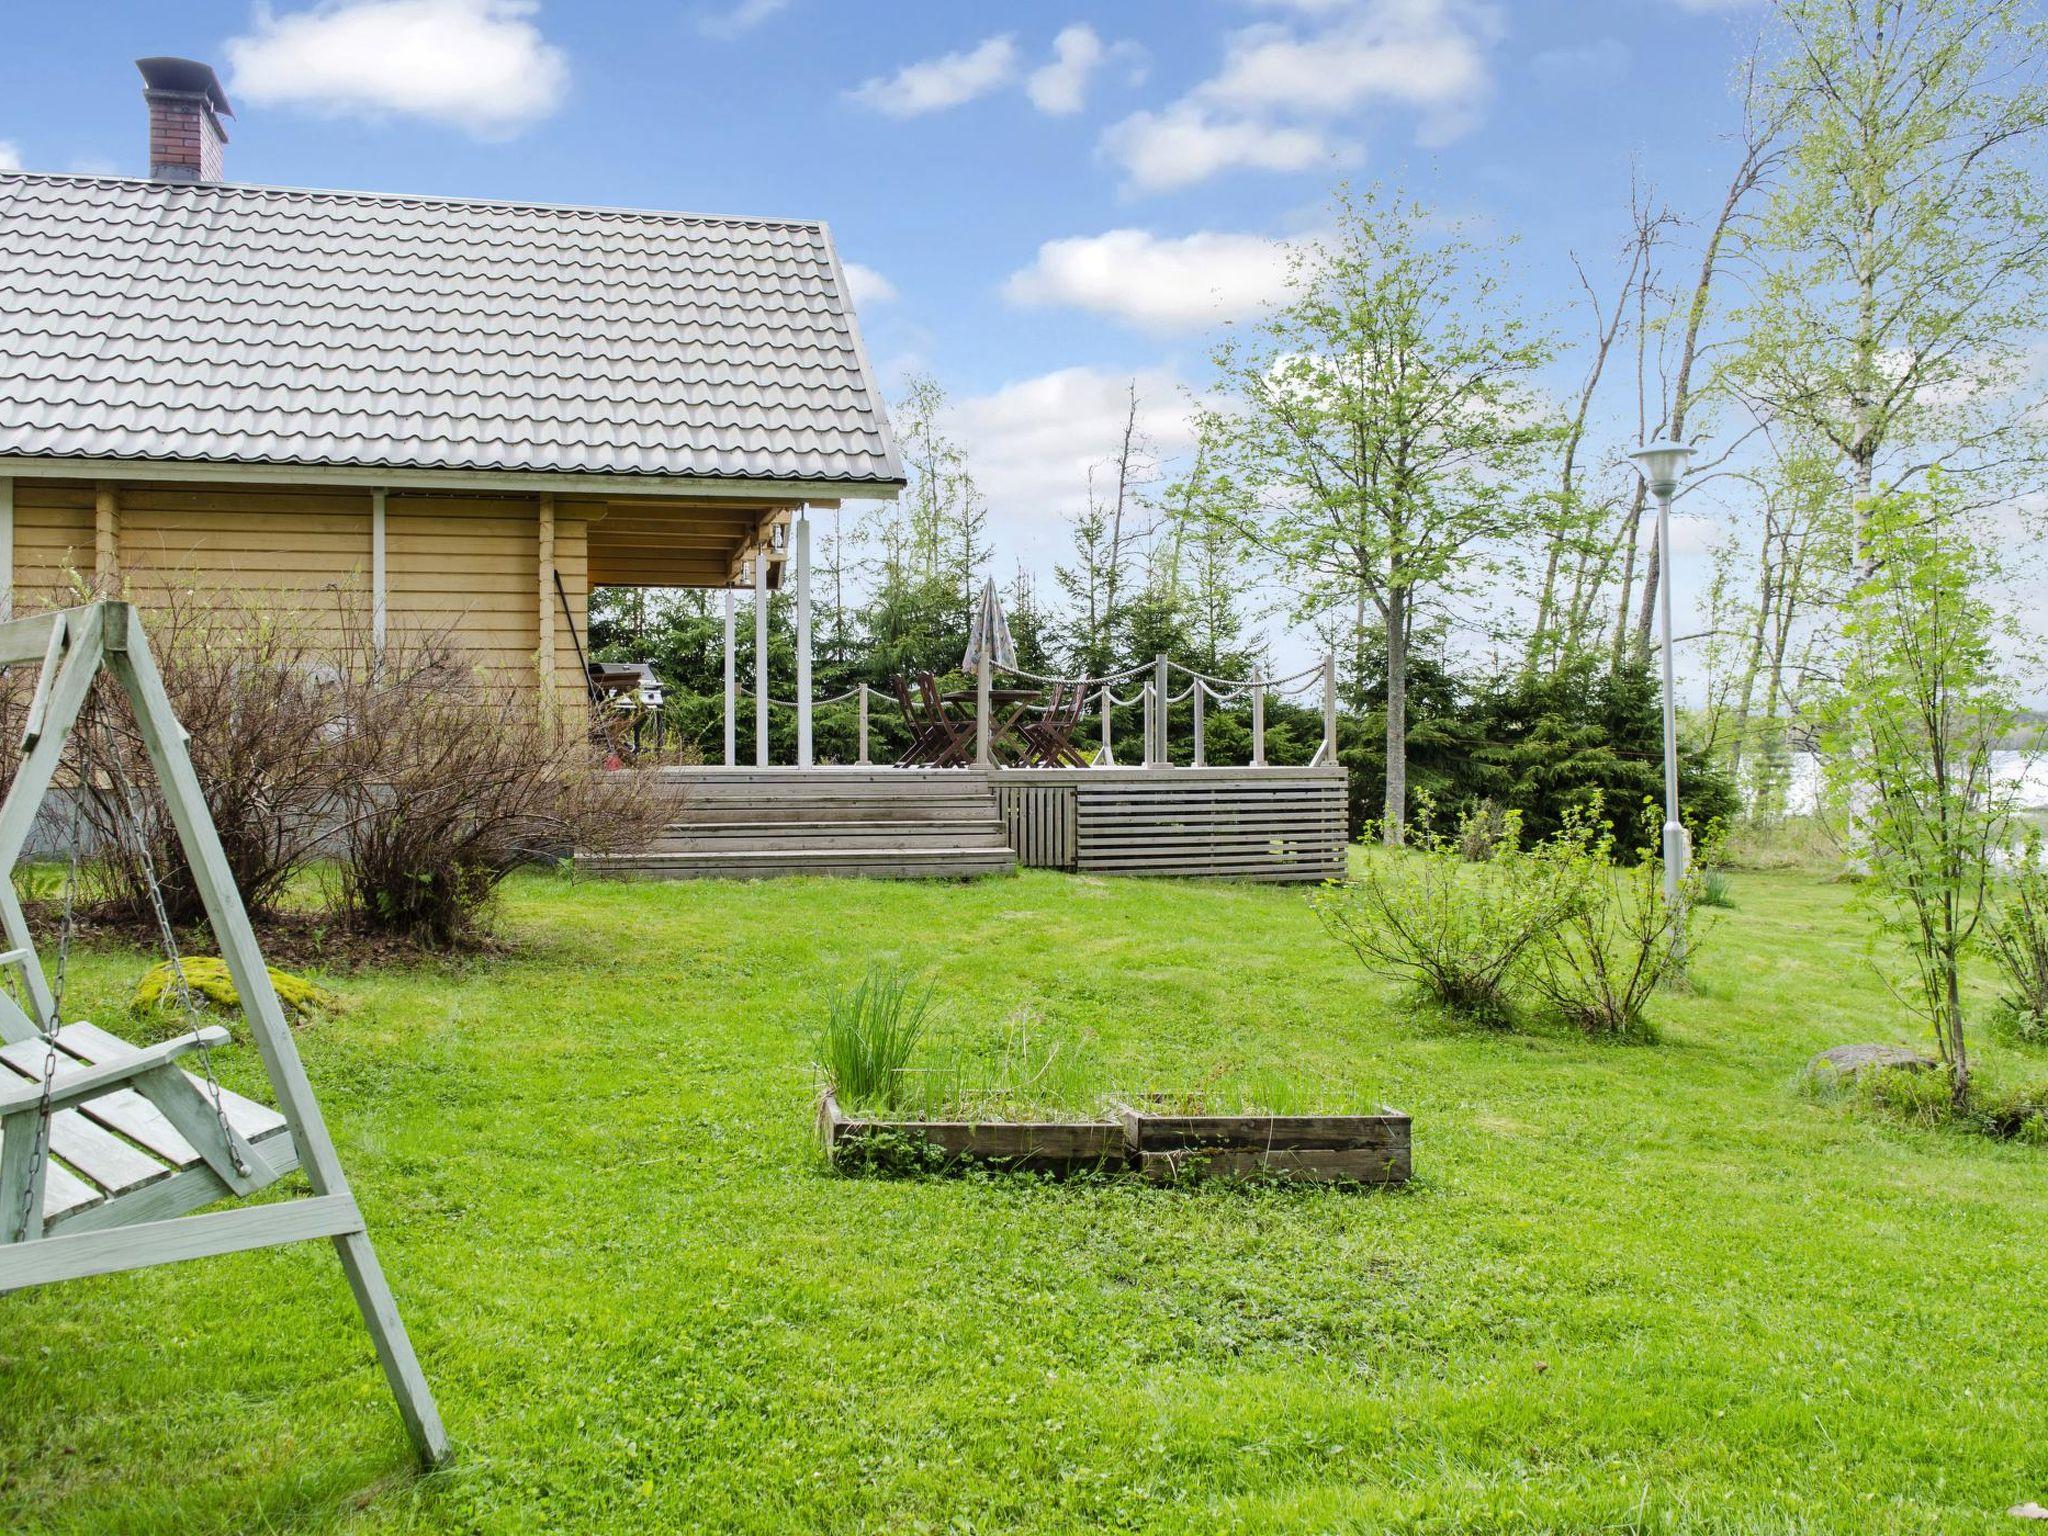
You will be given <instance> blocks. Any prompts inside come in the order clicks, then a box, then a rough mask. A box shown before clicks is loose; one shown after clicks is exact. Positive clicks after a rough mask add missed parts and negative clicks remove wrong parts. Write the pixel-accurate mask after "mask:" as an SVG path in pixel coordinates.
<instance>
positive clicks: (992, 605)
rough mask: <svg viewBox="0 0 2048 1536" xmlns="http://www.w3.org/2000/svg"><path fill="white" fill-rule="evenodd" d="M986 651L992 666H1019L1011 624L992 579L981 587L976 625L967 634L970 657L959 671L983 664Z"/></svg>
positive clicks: (970, 669)
mask: <svg viewBox="0 0 2048 1536" xmlns="http://www.w3.org/2000/svg"><path fill="white" fill-rule="evenodd" d="M984 650H986V651H987V652H988V659H989V665H990V666H991V667H1014V666H1016V665H1017V642H1016V641H1015V640H1013V639H1011V638H1010V621H1009V620H1008V619H1007V618H1005V617H1004V616H1003V600H1002V599H1001V598H1000V597H998V596H997V595H996V583H995V578H994V577H993V576H991V577H990V578H989V579H988V581H987V582H985V583H984V584H983V586H982V589H981V601H980V603H979V604H977V605H976V607H975V610H974V626H973V628H971V629H969V630H968V631H967V654H966V655H965V656H964V657H962V658H961V661H960V670H961V671H963V672H972V671H974V670H975V668H976V667H978V666H979V665H980V664H981V655H982V652H983V651H984Z"/></svg>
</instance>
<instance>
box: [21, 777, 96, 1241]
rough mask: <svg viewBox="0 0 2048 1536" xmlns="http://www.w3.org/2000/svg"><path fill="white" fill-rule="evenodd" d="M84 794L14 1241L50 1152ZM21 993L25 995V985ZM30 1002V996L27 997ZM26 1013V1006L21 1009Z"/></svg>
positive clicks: (29, 1215) (74, 808) (25, 1227)
mask: <svg viewBox="0 0 2048 1536" xmlns="http://www.w3.org/2000/svg"><path fill="white" fill-rule="evenodd" d="M83 800H84V796H83V794H82V793H79V794H74V795H73V796H72V799H71V835H70V839H69V841H70V844H71V859H70V862H69V863H68V864H67V865H66V866H65V870H64V916H63V918H62V920H61V921H60V922H59V924H58V927H57V969H56V974H55V979H54V980H53V981H52V983H51V986H50V1016H49V1017H48V1018H46V1019H44V1020H42V1021H41V1030H42V1036H43V1081H42V1095H43V1096H42V1100H41V1102H40V1103H38V1104H37V1105H36V1133H35V1135H34V1137H33V1138H31V1140H30V1143H29V1157H28V1177H27V1179H26V1180H24V1181H23V1184H22V1190H21V1210H20V1212H19V1213H18V1215H17V1217H16V1221H15V1228H14V1237H15V1241H17V1242H24V1241H26V1240H27V1238H28V1234H29V1227H30V1225H31V1223H33V1222H34V1220H35V1210H36V1195H37V1193H38V1192H39V1190H40V1187H41V1185H42V1180H43V1165H44V1164H45V1163H46V1162H48V1161H49V1155H50V1123H51V1120H52V1119H53V1118H54V1117H53V1116H52V1114H51V1112H50V1098H51V1095H52V1094H54V1093H55V1092H56V1088H57V1036H58V1034H59V1033H60V1032H61V1031H62V1030H63V1028H64V976H65V972H66V971H67V970H68V969H69V968H70V963H71V931H72V929H73V928H74V927H76V926H77V907H78V843H79V836H80V833H81V832H82V831H83V829H84V824H83V822H82V820H81V815H80V808H81V805H82V803H83ZM22 995H23V996H25V997H27V996H28V990H27V988H26V986H25V985H24V987H23V989H22ZM29 1001H30V1002H33V1001H34V999H33V997H29ZM23 1011H24V1012H27V1010H26V1009H24V1010H23Z"/></svg>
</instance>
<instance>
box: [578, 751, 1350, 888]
mask: <svg viewBox="0 0 2048 1536" xmlns="http://www.w3.org/2000/svg"><path fill="white" fill-rule="evenodd" d="M641 771H644V772H647V773H649V774H651V775H653V776H655V777H656V778H657V779H658V781H659V783H660V786H661V788H662V791H663V792H664V793H666V794H668V795H669V796H671V797H672V800H673V803H674V807H675V808H674V810H673V812H672V813H671V818H670V821H669V823H668V825H667V827H666V828H665V829H664V830H663V832H662V835H661V836H660V838H658V839H657V840H656V842H655V843H654V844H653V845H652V846H651V847H650V848H648V849H646V850H645V851H643V852H640V853H635V854H627V855H614V856H592V855H583V856H581V857H579V859H578V861H577V863H578V867H579V868H580V869H582V870H583V871H585V872H586V873H589V874H595V875H606V876H615V877H622V878H638V879H655V880H703V879H764V878H774V877H777V876H783V875H842V876H860V877H865V878H869V879H969V878H975V877H979V876H984V875H1003V874H1009V873H1011V872H1012V871H1014V870H1015V869H1016V867H1017V866H1018V865H1020V864H1021V865H1023V866H1025V867H1027V868H1033V869H1059V870H1068V871H1072V872H1074V873H1078V874H1092V875H1151V876H1167V877H1178V878H1183V879H1204V878H1206V879H1226V880H1258V881H1269V882H1284V883H1294V884H1312V883H1316V882H1320V881H1323V880H1329V879H1335V878H1337V877H1339V876H1341V875H1342V874H1343V872H1344V850H1345V844H1346V836H1345V775H1344V770H1343V768H1342V767H1341V766H1334V765H1332V766H1311V767H1297V768H1279V767H1261V768H1247V767H1239V768H1168V767H1152V768H1145V767H1129V768H1067V769H1048V768H992V769H980V768H955V769H935V768H890V767H876V766H865V767H862V766H855V767H813V768H797V767H768V768H652V769H645V770H641Z"/></svg>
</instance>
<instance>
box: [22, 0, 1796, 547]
mask: <svg viewBox="0 0 2048 1536" xmlns="http://www.w3.org/2000/svg"><path fill="white" fill-rule="evenodd" d="M13 10H14V14H13V15H12V16H11V18H10V24H9V28H8V31H9V42H10V45H11V46H10V47H9V48H8V49H7V50H6V51H5V55H4V57H0V78H4V82H5V90H4V92H0V159H4V158H11V159H13V160H17V161H18V162H19V163H20V164H22V165H24V166H26V167H28V168H30V169H35V170H51V171H62V170H86V171H102V172H122V173H129V174H139V173H141V172H143V171H145V170H146V167H145V166H144V165H143V163H142V162H143V159H144V151H145V135H144V120H143V109H142V103H141V100H140V96H139V85H140V82H139V79H138V77H137V76H136V74H135V70H134V66H133V63H132V60H133V59H135V58H136V57H138V56H140V55H144V54H150V53H171V54H182V55H186V56H189V57H193V58H198V59H203V60H206V61H208V62H210V63H213V64H214V65H216V67H218V68H219V69H220V71H221V73H222V75H223V77H224V78H225V79H226V82H227V86H228V90H229V93H230V95H231V97H233V98H234V105H235V110H236V116H235V118H234V119H233V121H232V123H231V124H230V125H229V126H230V132H231V134H232V137H233V142H232V143H231V144H230V145H229V148H228V174H229V175H230V176H231V177H232V178H234V179H236V180H244V181H252V182H268V183H279V184H289V185H312V186H332V187H352V188H368V189H376V190H387V191H401V192H428V193H444V194H453V195H474V196H486V197H500V198H535V199H544V200H551V201H565V202H593V203H604V204H619V205H630V206H644V207H655V208H680V209H689V210H696V211H705V212H720V213H743V214H770V215H795V216H804V217H819V218H824V219H827V220H829V221H830V222H831V224H832V226H833V228H834V231H835V233H836V234H837V237H838V240H839V244H840V250H841V254H842V256H843V257H844V258H845V259H846V260H847V261H849V262H852V263H858V264H859V266H860V267H861V268H862V269H864V273H863V276H862V278H861V287H862V290H863V294H862V304H861V314H862V320H863V324H864V327H865V330H866V332H867V337H868V342H869V346H870V350H871V352H872V354H873V356H874V358H875V360H876V362H877V365H878V367H879V368H880V369H881V370H882V371H883V372H884V374H885V375H886V376H888V378H889V379H890V380H891V381H894V380H896V379H900V377H901V376H902V375H903V374H904V373H905V372H907V371H908V370H910V369H913V368H926V369H929V370H930V371H932V372H933V373H934V374H935V375H936V376H937V377H938V378H939V379H940V381H941V382H942V383H943V384H944V386H945V387H946V389H947V390H948V391H949V392H950V394H951V395H952V396H953V397H954V399H955V401H956V403H957V413H956V416H955V424H956V427H957V428H958V430H959V431H960V433H961V435H962V436H963V437H964V438H965V439H966V440H967V442H968V445H969V447H970V449H971V450H972V452H973V454H974V458H975V463H976V467H977V469H978V470H979V472H980V474H981V478H982V480H983V482H984V484H985V486H986V488H987V490H988V492H989V495H990V498H991V502H992V505H993V509H994V511H995V513H996V515H997V522H998V528H999V534H1000V538H1001V545H1002V548H1003V550H1004V552H1005V554H1006V555H1008V556H1014V557H1016V558H1019V559H1022V560H1024V561H1025V562H1026V563H1028V564H1030V565H1033V566H1034V567H1039V568H1043V567H1044V566H1045V565H1046V564H1047V563H1049V561H1050V559H1051V557H1052V555H1053V553H1054V552H1055V550H1056V548H1057V546H1058V545H1059V543H1060V542H1061V540H1062V538H1063V533H1062V527H1061V524H1060V522H1059V518H1060V516H1061V514H1063V513H1065V512H1068V511H1070V510H1071V509H1072V507H1073V505H1074V503H1075V502H1076V501H1077V500H1078V499H1079V497H1080V494H1081V491H1082V480H1083V475H1084V473H1085V466H1086V465H1087V463H1088V462H1090V461H1091V460H1093V459H1095V458H1098V457H1100V456H1101V455H1102V454H1103V453H1105V452H1106V451H1107V448H1108V443H1109V440H1110V436H1111V431H1112V427H1113V421H1112V419H1111V418H1112V414H1113V409H1114V399H1115V397H1116V395H1117V393H1118V392H1119V391H1120V390H1121V389H1122V387H1123V382H1122V381H1123V380H1125V379H1127V378H1130V377H1133V376H1135V377H1137V378H1139V379H1140V381H1141V385H1142V390H1143V394H1144V400H1145V424H1146V426H1147V427H1148V429H1149V430H1150V431H1151V434H1152V436H1153V437H1154V438H1155V440H1156V441H1157V442H1158V445H1159V447H1160V448H1161V450H1162V451H1163V452H1167V453H1170V452H1171V451H1172V449H1173V448H1174V447H1175V446H1176V444H1177V442H1178V438H1177V433H1178V432H1179V430H1180V422H1181V419H1182V416H1181V412H1182V408H1181V405H1180V399H1181V395H1180V391H1181V390H1182V389H1183V387H1185V386H1189V385H1197V384H1199V383H1200V381H1201V380H1202V378H1203V376H1204V358H1205V354H1206V347H1207V341H1206V337H1207V335H1208V333H1209V332H1210V331H1211V330H1212V329H1213V326H1214V324H1215V323H1216V322H1217V321H1218V320H1219V319H1220V318H1222V317H1223V316H1224V315H1225V314H1228V313H1240V314H1241V313H1245V312H1247V311H1249V310H1250V309H1252V308H1253V307H1254V306H1255V304H1256V302H1257V301H1258V299H1259V297H1260V296H1261V295H1263V294H1265V293H1268V292H1270V291H1271V288H1272V282H1273V272H1274V269H1275V264H1274V259H1273V257H1272V254H1271V252H1270V250H1269V249H1268V248H1267V247H1266V246H1265V245H1264V243H1263V242H1265V241H1266V240H1269V239H1272V238H1282V239H1284V238H1286V237H1288V236H1290V235H1298V234H1300V233H1302V232H1303V231H1305V230H1309V229H1312V228H1313V227H1314V226H1315V223H1316V220H1317V216H1318V209H1319V207H1320V205H1321V203H1322V201H1323V199H1324V197H1325V196H1326V194H1327V192H1328V190H1329V188H1330V186H1331V184H1332V183H1333V182H1334V181H1335V180H1336V179H1337V178H1338V177H1340V176H1343V175H1350V176H1354V177H1359V178H1365V179H1371V178H1379V179H1384V180H1388V181H1395V182H1399V183H1402V184H1403V185H1405V186H1406V187H1407V188H1408V189H1409V190H1411V191H1412V192H1414V193H1415V194H1417V195H1419V196H1421V197H1423V198H1424V199H1426V200H1428V201H1430V202H1433V203H1435V204H1437V205H1439V206H1441V207H1442V208H1444V209H1445V210H1446V211H1448V212H1451V213H1454V214H1457V215H1460V216H1463V217H1466V218H1468V219H1470V220H1473V221H1475V222H1476V223H1477V225H1478V226H1479V227H1481V228H1482V229H1485V230H1488V231H1490V232H1492V233H1495V234H1500V235H1508V234H1512V235H1514V236H1517V237H1519V240H1520V245H1519V247H1518V249H1517V252H1516V256H1515V261H1516V264H1517V267H1518V268H1519V271H1520V277H1521V281H1522V282H1523V284H1524V286H1525V297H1526V302H1527V303H1529V304H1530V305H1531V306H1532V307H1534V308H1537V309H1542V310H1553V309H1557V308H1559V307H1560V306H1562V305H1563V304H1564V303H1566V302H1567V301H1568V300H1569V298H1570V297H1571V279H1570V273H1569V267H1568V255H1569V253H1570V252H1571V251H1573V250H1575V249H1576V250H1578V251H1579V252H1581V253H1583V254H1585V255H1587V256H1588V257H1589V258H1590V259H1594V260H1600V259H1604V258H1605V257H1606V255H1607V254H1608V253H1609V252H1610V251H1611V250H1613V249H1614V248H1615V247H1616V246H1617V244H1618V242H1619V240H1620V239H1621V237H1622V235H1623V233H1624V230H1625V225H1626V206H1627V197H1628V191H1629V179H1630V174H1631V169H1632V167H1639V168H1640V170H1641V172H1642V174H1643V175H1644V176H1645V177H1647V178H1648V179H1650V180H1651V181H1653V182H1654V183H1655V184H1656V185H1657V188H1658V190H1659V192H1660V193H1661V194H1662V195H1663V196H1664V197H1665V198H1666V199H1667V200H1669V201H1670V202H1671V203H1673V204H1674V205H1675V206H1676V207H1678V208H1679V209H1680V210H1682V211H1685V212H1687V213H1691V214H1694V215H1698V214H1700V213H1703V212H1704V211H1705V210H1707V209H1708V208H1709V207H1710V206H1711V204H1712V203H1713V202H1714V201H1715V199H1717V198H1718V195H1719V191H1720V187H1721V183H1722V182H1723V180H1724V179H1725V176H1726V173H1727V167H1728V162H1729V149H1728V145H1727V144H1726V142H1725V140H1724V137H1723V136H1724V135H1725V134H1726V133H1727V131H1728V130H1729V128H1730V127H1731V126H1732V124H1733V122H1734V118H1735V113H1734V109H1733V106H1732V104H1731V101H1730V97H1729V92H1728V79H1729V74H1730V71H1731V68H1732V66H1733V63H1734V61H1735V59H1736V57H1737V56H1738V54H1739V53H1740V52H1741V50H1742V48H1743V46H1744V44H1745V42H1746V41H1747V39H1748V38H1749V37H1750V36H1751V35H1752V34H1753V33H1754V31H1755V29H1756V27H1757V26H1758V24H1759V21H1760V19H1761V14H1762V11H1761V7H1760V6H1758V5H1755V4H1751V3H1746V0H1119V3H1115V4H1108V3H1103V0H1095V3H1084V0H1072V3H1065V4H1060V3H1049V0H1039V3H1035V4H1016V3H1011V4H1000V3H978V4H960V3H958V0H888V3H880V0H874V3H857V0H577V3H572V0H546V3H541V4H534V3H530V0H329V3H325V4H318V5H314V4H308V3H306V0H272V3H271V4H269V5H268V6H255V5H252V4H250V3H249V0H177V3H168V0H93V3H91V4H35V5H25V4H18V5H17V6H15V7H14V8H13ZM1563 323H1564V324H1566V325H1569V324H1571V323H1572V322H1571V319H1570V317H1569V316H1565V317H1564V320H1563Z"/></svg>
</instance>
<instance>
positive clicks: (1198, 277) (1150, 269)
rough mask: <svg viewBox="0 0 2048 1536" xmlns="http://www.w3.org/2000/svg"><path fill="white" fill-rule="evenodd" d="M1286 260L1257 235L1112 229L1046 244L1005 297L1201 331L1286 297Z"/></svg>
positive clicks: (1153, 326)
mask: <svg viewBox="0 0 2048 1536" xmlns="http://www.w3.org/2000/svg"><path fill="white" fill-rule="evenodd" d="M1289 255H1290V250H1289V247H1288V246H1286V245H1284V244H1282V243H1281V242H1279V241H1276V240H1267V239H1264V238H1262V237H1260V236H1257V235H1233V234H1217V233H1210V232H1206V231H1205V232H1202V233H1199V234H1193V235H1184V236H1181V237H1180V238H1177V239H1175V238H1169V237H1162V236H1159V235H1155V234H1153V233H1151V232H1150V231H1149V230H1143V229H1112V230H1110V231H1109V232H1108V233H1106V234H1101V235H1093V236H1086V237H1080V238H1075V239H1070V240H1048V241H1046V243H1045V244H1043V245H1041V246H1040V247H1039V248H1038V259H1037V260H1036V261H1034V262H1033V263H1032V264H1031V265H1030V266H1028V267H1026V268H1024V269H1023V270H1022V271H1020V272H1017V273H1015V274H1013V275H1012V276H1011V278H1010V280H1009V281H1008V282H1007V283H1006V284H1004V286H1003V293H1004V295H1005V297H1007V298H1008V299H1009V300H1010V302H1012V303H1013V304H1024V305H1037V306H1046V307H1054V306H1058V307H1065V308H1071V309H1083V310H1088V311H1090V312H1092V313H1094V314H1099V315H1109V316H1111V317H1113V318H1115V319H1118V320H1121V321H1123V322H1125V323H1126V324H1129V325H1134V326H1137V327H1138V328H1140V329H1141V330H1148V331H1155V332H1160V333H1171V332H1175V331H1195V330H1204V329H1207V328H1208V327H1210V326H1212V325H1215V324H1216V323H1217V322H1218V321H1221V320H1227V319H1233V318H1236V317H1237V316H1240V315H1246V314H1251V313H1253V312H1254V311H1256V310H1258V309H1260V308H1262V307H1264V306H1265V305H1267V304H1269V303H1271V302H1272V301H1273V300H1274V299H1276V298H1278V297H1279V296H1280V295H1281V294H1282V293H1284V292H1285V290H1286V287H1287V274H1288V259H1289Z"/></svg>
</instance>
